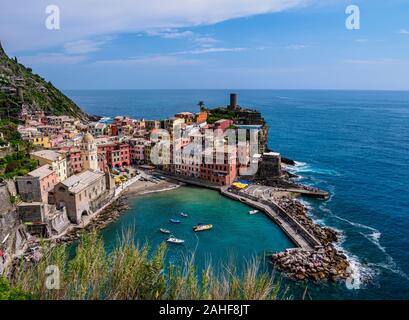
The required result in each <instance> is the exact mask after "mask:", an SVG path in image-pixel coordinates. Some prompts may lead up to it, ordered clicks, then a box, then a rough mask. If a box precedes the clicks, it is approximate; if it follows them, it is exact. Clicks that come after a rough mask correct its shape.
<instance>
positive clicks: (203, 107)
mask: <svg viewBox="0 0 409 320" xmlns="http://www.w3.org/2000/svg"><path fill="white" fill-rule="evenodd" d="M197 105H198V106H199V108H200V111H204V109H205V103H204V102H203V101H199V103H198V104H197Z"/></svg>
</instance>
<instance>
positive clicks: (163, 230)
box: [159, 228, 170, 234]
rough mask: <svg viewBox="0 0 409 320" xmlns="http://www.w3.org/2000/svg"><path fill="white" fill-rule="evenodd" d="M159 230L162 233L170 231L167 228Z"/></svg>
mask: <svg viewBox="0 0 409 320" xmlns="http://www.w3.org/2000/svg"><path fill="white" fill-rule="evenodd" d="M159 231H160V232H162V233H164V234H170V231H169V230H168V229H163V228H160V229H159Z"/></svg>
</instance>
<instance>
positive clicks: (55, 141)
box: [49, 134, 64, 148]
mask: <svg viewBox="0 0 409 320" xmlns="http://www.w3.org/2000/svg"><path fill="white" fill-rule="evenodd" d="M49 141H50V146H51V148H54V147H56V146H57V145H59V144H60V143H61V142H63V141H64V136H63V135H60V134H59V135H52V136H50V138H49Z"/></svg>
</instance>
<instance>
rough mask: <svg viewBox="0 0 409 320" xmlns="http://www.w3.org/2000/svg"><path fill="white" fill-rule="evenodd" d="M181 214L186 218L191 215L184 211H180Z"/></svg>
mask: <svg viewBox="0 0 409 320" xmlns="http://www.w3.org/2000/svg"><path fill="white" fill-rule="evenodd" d="M180 215H181V216H182V217H185V218H187V217H189V215H188V214H186V213H183V212H181V213H180Z"/></svg>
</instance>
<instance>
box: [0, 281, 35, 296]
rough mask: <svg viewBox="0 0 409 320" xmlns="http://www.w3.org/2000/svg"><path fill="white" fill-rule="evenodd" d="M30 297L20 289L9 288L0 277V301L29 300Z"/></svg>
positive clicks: (6, 282) (7, 283)
mask: <svg viewBox="0 0 409 320" xmlns="http://www.w3.org/2000/svg"><path fill="white" fill-rule="evenodd" d="M31 298H32V297H31V295H30V294H29V293H27V292H24V291H23V290H21V289H18V288H17V289H16V288H11V287H10V284H9V282H8V281H7V279H6V278H4V277H0V300H29V299H31Z"/></svg>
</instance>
